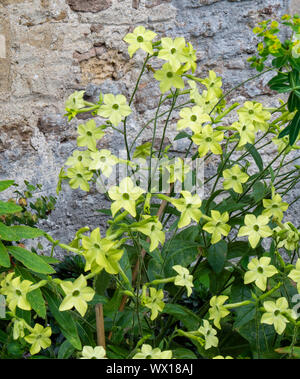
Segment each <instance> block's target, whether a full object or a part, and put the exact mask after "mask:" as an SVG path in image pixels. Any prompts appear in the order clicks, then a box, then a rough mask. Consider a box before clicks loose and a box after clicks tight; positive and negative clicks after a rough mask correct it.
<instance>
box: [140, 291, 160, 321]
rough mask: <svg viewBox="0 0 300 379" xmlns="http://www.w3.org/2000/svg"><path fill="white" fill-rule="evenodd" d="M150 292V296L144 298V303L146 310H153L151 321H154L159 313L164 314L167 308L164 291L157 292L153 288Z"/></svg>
mask: <svg viewBox="0 0 300 379" xmlns="http://www.w3.org/2000/svg"><path fill="white" fill-rule="evenodd" d="M149 290H150V295H149V296H143V297H142V303H143V305H144V306H145V307H146V308H149V309H150V310H151V317H150V319H151V320H152V321H153V320H155V319H156V317H157V316H158V312H162V311H163V309H164V307H165V303H164V302H163V298H164V293H163V290H158V291H157V290H156V289H155V288H153V287H150V288H149Z"/></svg>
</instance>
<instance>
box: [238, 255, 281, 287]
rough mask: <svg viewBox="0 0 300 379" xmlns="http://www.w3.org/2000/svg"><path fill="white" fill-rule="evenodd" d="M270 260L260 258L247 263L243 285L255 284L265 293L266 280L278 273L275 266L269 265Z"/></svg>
mask: <svg viewBox="0 0 300 379" xmlns="http://www.w3.org/2000/svg"><path fill="white" fill-rule="evenodd" d="M270 262H271V258H269V257H262V258H260V259H258V258H253V259H252V260H251V261H250V262H249V263H248V266H247V267H248V270H249V271H247V272H246V274H245V277H244V283H245V284H249V283H252V282H255V284H256V285H257V287H258V288H260V289H261V290H262V291H265V290H266V288H267V280H268V278H271V276H273V275H275V274H277V273H278V271H277V269H276V267H275V266H273V265H270Z"/></svg>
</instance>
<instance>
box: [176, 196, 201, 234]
mask: <svg viewBox="0 0 300 379" xmlns="http://www.w3.org/2000/svg"><path fill="white" fill-rule="evenodd" d="M181 195H182V197H181V198H180V199H172V200H170V201H171V203H172V204H173V205H174V206H175V207H176V209H177V210H178V211H179V212H180V213H181V215H180V219H179V222H178V228H184V227H185V226H187V225H189V224H190V223H191V220H194V221H196V222H199V220H200V218H201V216H202V212H201V211H200V209H199V208H200V207H201V204H202V202H201V199H200V197H199V196H198V195H197V194H195V195H192V194H191V193H190V192H188V191H181Z"/></svg>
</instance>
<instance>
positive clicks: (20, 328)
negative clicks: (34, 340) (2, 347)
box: [12, 319, 27, 340]
mask: <svg viewBox="0 0 300 379" xmlns="http://www.w3.org/2000/svg"><path fill="white" fill-rule="evenodd" d="M12 321H13V323H14V327H13V339H14V340H18V339H19V338H23V337H25V329H26V328H27V324H26V322H25V321H24V320H23V319H21V320H16V319H13V320H12Z"/></svg>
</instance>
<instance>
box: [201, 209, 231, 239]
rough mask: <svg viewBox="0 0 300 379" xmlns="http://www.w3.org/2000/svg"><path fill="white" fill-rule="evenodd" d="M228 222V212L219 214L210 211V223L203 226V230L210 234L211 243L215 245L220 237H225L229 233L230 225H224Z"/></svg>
mask: <svg viewBox="0 0 300 379" xmlns="http://www.w3.org/2000/svg"><path fill="white" fill-rule="evenodd" d="M228 220H229V214H228V212H224V213H222V214H221V213H220V212H219V211H215V210H212V211H211V217H210V221H209V222H207V223H206V224H205V225H204V226H203V230H205V231H206V232H208V233H210V234H212V236H211V243H212V244H215V243H217V242H219V241H220V239H221V238H222V236H227V235H228V233H229V232H230V229H231V227H230V225H228V224H226V222H227V221H228Z"/></svg>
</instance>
